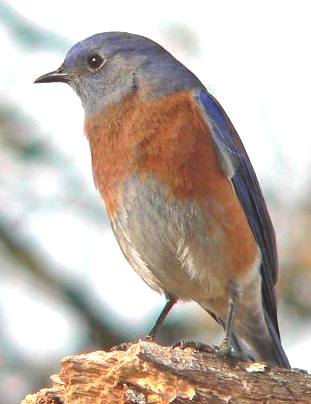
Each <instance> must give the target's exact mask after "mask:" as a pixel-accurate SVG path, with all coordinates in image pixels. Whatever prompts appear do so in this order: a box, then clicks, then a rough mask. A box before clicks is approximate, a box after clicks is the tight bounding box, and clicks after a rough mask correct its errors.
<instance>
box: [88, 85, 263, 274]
mask: <svg viewBox="0 0 311 404" xmlns="http://www.w3.org/2000/svg"><path fill="white" fill-rule="evenodd" d="M85 131H86V134H87V137H88V139H89V142H90V146H91V153H92V164H93V171H94V177H95V180H96V182H97V185H98V188H99V190H100V192H101V194H102V196H103V197H104V200H105V203H106V208H107V211H108V213H109V215H110V216H111V217H114V215H116V214H117V212H118V208H119V206H120V204H122V184H123V183H124V182H125V181H126V180H127V179H128V178H129V177H131V176H133V175H139V176H141V177H143V176H152V177H154V178H155V179H156V180H157V181H159V182H161V183H163V184H165V186H166V189H167V190H168V191H167V192H168V193H167V198H168V200H169V199H170V198H177V199H179V200H192V201H195V202H197V203H198V204H199V205H201V206H202V209H204V210H205V212H206V215H219V220H216V221H215V222H217V223H219V225H221V226H223V231H224V232H225V233H226V237H225V241H224V246H223V249H224V253H226V251H225V250H226V249H234V250H235V251H236V252H237V253H236V254H233V255H234V256H235V261H236V262H235V263H234V264H235V265H233V268H237V271H242V269H241V268H245V270H246V268H249V267H250V266H251V264H252V263H253V262H254V259H255V257H256V255H257V246H256V243H255V240H254V237H253V234H252V232H251V230H250V227H249V225H248V222H247V219H246V216H245V214H244V211H243V209H242V207H241V205H240V203H239V200H238V198H237V196H236V194H235V191H234V189H233V187H232V184H231V182H230V180H228V179H227V178H226V177H225V175H224V173H223V171H222V169H221V165H220V162H219V160H218V156H217V154H216V150H215V146H214V143H213V139H212V137H211V134H210V132H209V129H208V126H207V125H206V123H205V121H204V118H203V117H202V114H201V111H200V109H199V106H198V105H197V104H196V103H195V102H194V101H193V98H192V95H191V93H188V92H181V93H178V94H174V95H169V96H166V97H160V98H158V99H154V100H151V101H148V102H143V101H142V100H140V99H139V97H138V96H134V97H132V98H129V99H128V100H127V101H125V102H123V104H122V105H116V106H114V107H113V108H111V109H110V110H109V111H107V112H106V113H105V114H98V115H96V116H92V118H90V119H88V120H86V123H85ZM206 201H212V202H213V203H212V204H206ZM215 204H216V205H218V206H221V207H222V209H221V211H220V210H219V209H216V210H215V211H214V209H213V206H215ZM219 212H221V213H219ZM215 231H217V229H215Z"/></svg>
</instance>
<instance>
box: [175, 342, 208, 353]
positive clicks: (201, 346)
mask: <svg viewBox="0 0 311 404" xmlns="http://www.w3.org/2000/svg"><path fill="white" fill-rule="evenodd" d="M173 348H181V349H186V348H193V349H195V350H196V351H200V352H213V348H212V347H210V346H209V345H207V344H204V343H203V342H198V341H189V340H181V341H177V342H175V344H174V345H173Z"/></svg>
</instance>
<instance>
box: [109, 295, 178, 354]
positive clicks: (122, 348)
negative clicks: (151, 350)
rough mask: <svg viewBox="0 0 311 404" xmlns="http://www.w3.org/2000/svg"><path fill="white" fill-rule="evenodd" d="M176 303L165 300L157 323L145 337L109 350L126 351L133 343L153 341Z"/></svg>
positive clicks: (170, 299) (173, 300) (171, 300)
mask: <svg viewBox="0 0 311 404" xmlns="http://www.w3.org/2000/svg"><path fill="white" fill-rule="evenodd" d="M176 302H177V300H176V299H173V298H169V300H167V302H166V304H165V306H164V308H163V309H162V311H161V313H160V315H159V317H158V319H157V321H156V322H155V324H154V326H153V327H152V328H151V330H150V332H149V333H148V334H147V335H146V336H143V337H140V338H137V339H136V340H134V341H133V342H122V343H121V344H118V345H116V346H114V347H112V348H110V351H126V350H127V349H128V348H129V347H130V346H131V345H132V344H133V343H137V342H139V341H153V340H154V339H155V336H156V334H157V332H158V331H159V329H160V328H161V325H162V324H163V322H164V320H165V319H166V317H167V315H168V313H169V312H170V310H171V308H172V307H173V306H174V304H175V303H176Z"/></svg>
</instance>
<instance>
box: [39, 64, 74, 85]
mask: <svg viewBox="0 0 311 404" xmlns="http://www.w3.org/2000/svg"><path fill="white" fill-rule="evenodd" d="M69 81H70V76H69V74H68V73H67V72H65V70H64V68H63V66H61V67H59V68H58V69H57V70H54V71H53V72H50V73H46V74H43V76H40V77H38V78H37V79H36V80H35V81H34V83H57V82H60V83H69Z"/></svg>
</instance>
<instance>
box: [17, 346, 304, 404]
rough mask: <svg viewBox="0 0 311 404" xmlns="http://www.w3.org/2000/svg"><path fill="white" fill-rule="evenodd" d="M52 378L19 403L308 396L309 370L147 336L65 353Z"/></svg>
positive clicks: (277, 400)
mask: <svg viewBox="0 0 311 404" xmlns="http://www.w3.org/2000/svg"><path fill="white" fill-rule="evenodd" d="M51 378H52V382H53V387H51V388H48V389H43V390H41V391H40V392H39V393H37V394H34V395H28V396H27V397H26V398H25V400H24V401H23V402H22V404H39V403H40V404H65V403H66V404H78V403H79V404H88V403H90V404H91V403H92V404H94V403H109V404H110V403H128V404H130V403H133V404H134V403H136V404H145V403H163V404H164V403H175V404H184V403H254V402H256V403H283V404H284V403H287V402H295V403H310V402H311V376H310V375H308V374H306V373H304V372H302V371H293V370H291V371H290V370H287V369H279V368H269V366H265V365H264V364H252V363H250V362H243V361H239V360H237V359H234V358H230V359H221V358H219V357H217V356H216V355H215V353H214V351H213V349H212V348H211V349H210V351H209V352H206V353H205V352H204V353H202V352H195V351H193V350H192V349H189V348H188V349H185V350H182V349H179V348H175V349H173V348H170V347H163V346H159V345H157V344H155V343H151V342H139V343H137V344H132V345H130V346H129V348H128V349H127V350H126V351H120V350H115V351H112V352H104V351H97V352H92V353H89V354H82V355H77V356H69V357H65V358H64V359H63V360H62V368H61V371H60V373H59V374H58V375H54V376H52V377H51Z"/></svg>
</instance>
